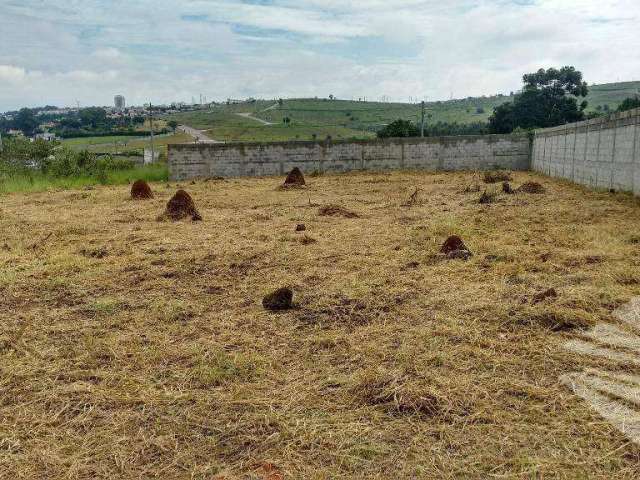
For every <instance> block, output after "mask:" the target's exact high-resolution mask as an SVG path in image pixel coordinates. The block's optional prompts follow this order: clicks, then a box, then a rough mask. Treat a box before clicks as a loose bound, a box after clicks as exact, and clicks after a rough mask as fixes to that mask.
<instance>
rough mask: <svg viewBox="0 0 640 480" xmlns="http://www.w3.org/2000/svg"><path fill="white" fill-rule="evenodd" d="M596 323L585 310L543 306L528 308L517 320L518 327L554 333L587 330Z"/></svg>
mask: <svg viewBox="0 0 640 480" xmlns="http://www.w3.org/2000/svg"><path fill="white" fill-rule="evenodd" d="M594 323H595V322H594V320H593V317H592V316H591V315H589V314H588V313H587V312H585V311H584V310H577V309H573V308H571V309H570V308H562V307H556V306H552V305H546V306H543V304H540V305H538V306H537V307H527V308H526V309H524V310H523V311H522V312H521V314H520V315H518V317H517V319H516V324H517V325H522V326H530V327H540V328H545V329H549V330H551V331H552V332H566V331H571V330H576V329H577V330H586V329H588V328H589V327H592V326H593V325H594Z"/></svg>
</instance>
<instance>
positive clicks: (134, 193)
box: [131, 180, 153, 200]
mask: <svg viewBox="0 0 640 480" xmlns="http://www.w3.org/2000/svg"><path fill="white" fill-rule="evenodd" d="M131 198H132V199H133V200H148V199H150V198H153V192H152V191H151V187H150V186H149V184H148V183H147V182H145V181H144V180H136V181H135V182H133V185H131Z"/></svg>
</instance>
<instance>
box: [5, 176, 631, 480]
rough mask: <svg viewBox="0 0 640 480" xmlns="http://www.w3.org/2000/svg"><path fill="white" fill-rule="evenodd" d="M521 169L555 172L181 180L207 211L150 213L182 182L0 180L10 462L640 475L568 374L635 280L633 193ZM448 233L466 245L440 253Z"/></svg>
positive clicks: (88, 473) (317, 475)
mask: <svg viewBox="0 0 640 480" xmlns="http://www.w3.org/2000/svg"><path fill="white" fill-rule="evenodd" d="M513 176H514V184H515V185H520V184H523V183H525V182H527V181H537V182H539V183H541V184H543V185H544V187H545V188H546V190H547V194H546V195H500V201H499V202H497V203H493V204H489V205H480V204H478V203H477V201H478V194H477V193H464V186H465V185H469V184H472V183H474V182H475V180H474V179H473V177H472V175H471V174H462V173H460V174H454V173H449V174H429V173H392V174H380V175H376V174H349V175H341V176H332V175H324V176H321V177H313V181H311V182H310V184H309V185H308V187H307V189H306V190H305V191H304V192H301V191H296V190H292V191H276V190H275V186H276V185H277V184H278V183H279V182H280V180H281V179H276V178H270V179H269V178H267V179H231V180H227V181H225V182H221V183H219V184H216V188H211V185H210V184H207V183H206V182H197V183H196V184H195V185H189V186H188V190H189V193H190V194H191V195H192V197H193V199H194V201H195V202H196V204H197V206H198V209H199V211H200V212H201V213H202V216H203V218H204V221H202V222H195V223H194V222H191V221H182V222H175V223H174V222H156V221H155V217H156V215H157V213H158V212H160V211H162V210H163V209H164V206H165V205H166V202H167V200H168V199H169V198H170V196H171V195H172V194H173V193H174V192H175V191H176V189H177V188H181V187H183V186H182V185H176V184H174V183H172V184H171V185H170V187H165V186H164V185H161V184H160V185H157V184H156V185H152V188H153V190H154V192H155V198H153V199H150V200H148V201H146V202H133V201H130V200H128V197H129V189H128V187H127V186H122V187H104V188H103V187H97V188H95V189H94V190H90V191H86V192H75V193H74V194H72V195H71V194H70V193H69V192H55V193H36V194H28V195H24V194H12V195H7V196H3V197H1V199H0V202H1V205H0V231H1V232H2V233H3V238H2V239H0V245H2V248H0V302H1V304H2V305H1V308H0V478H2V479H4V478H25V479H31V478H70V479H80V478H82V479H93V478H198V479H211V478H226V479H236V478H258V479H260V478H261V479H266V478H270V479H272V480H273V479H280V478H313V479H353V478H376V479H389V478H476V479H485V478H513V479H521V478H599V479H612V478H616V479H618V478H629V479H632V478H638V476H639V475H640V467H639V465H640V447H638V446H634V445H633V444H629V443H628V442H627V440H626V439H625V438H624V437H622V436H621V435H620V434H619V433H618V432H617V431H616V430H614V429H613V427H611V426H609V425H608V424H607V423H606V422H604V421H603V420H602V419H601V418H600V417H598V416H597V414H595V413H594V412H593V411H591V410H590V409H589V408H588V407H587V406H586V405H585V404H584V403H583V402H581V401H580V400H579V399H577V398H576V397H575V396H574V395H573V394H571V393H570V391H569V390H568V389H566V388H565V387H563V386H561V385H560V383H559V381H558V376H559V375H561V374H563V373H565V372H566V371H570V370H571V369H575V368H576V365H579V364H580V363H579V361H581V360H579V359H578V357H577V356H576V355H575V354H572V353H570V352H567V351H565V350H563V349H562V348H561V347H560V345H561V344H562V342H564V341H565V340H566V339H567V338H569V337H572V336H579V335H580V332H581V329H582V328H584V327H586V326H588V325H591V324H593V323H595V322H602V321H613V319H612V318H611V312H612V311H613V309H615V308H616V307H617V306H619V305H621V304H622V303H623V302H625V301H627V300H628V299H629V298H630V297H631V296H633V295H637V294H638V293H639V292H640V290H639V281H638V278H639V276H638V274H637V272H638V268H639V264H640V260H639V258H640V244H639V243H638V242H636V241H635V237H634V236H632V234H633V232H638V231H640V215H639V214H638V213H639V211H640V205H639V203H638V200H636V199H633V198H631V197H629V196H626V195H618V194H616V195H610V194H608V193H598V192H590V191H587V190H585V189H582V188H580V187H576V186H571V185H568V184H564V183H560V182H556V181H552V180H550V179H547V178H543V177H539V176H536V175H533V174H525V173H514V174H513ZM416 189H419V192H420V199H421V201H420V202H414V203H413V204H412V206H411V208H410V209H407V208H406V207H403V206H402V205H401V203H402V201H403V200H406V198H407V196H406V192H409V193H411V192H412V191H415V190H416ZM399 192H402V195H403V197H402V200H400V201H399V200H398V199H399V198H400V197H399V194H400V193H399ZM308 198H313V200H314V202H317V203H314V204H312V203H311V201H310V200H308ZM318 205H339V206H340V207H341V209H344V210H345V211H348V212H357V215H358V217H356V216H352V217H351V218H349V219H348V220H346V219H344V218H339V217H332V216H324V215H319V214H318V213H319V212H318ZM341 211H342V210H341ZM299 223H304V224H305V225H306V226H307V228H308V230H309V231H310V232H312V233H313V239H315V240H317V242H306V241H304V239H302V240H301V238H300V234H299V233H298V234H296V233H295V232H294V229H295V226H296V224H299ZM453 234H457V235H460V236H462V237H463V238H464V241H465V243H466V245H467V246H468V247H469V249H470V250H471V251H473V252H474V256H473V257H471V258H470V259H469V260H468V261H466V262H462V261H433V258H435V257H436V256H437V255H438V250H439V248H440V246H441V244H442V242H443V241H444V240H445V239H446V238H447V237H448V236H449V235H453ZM633 235H635V234H633ZM304 243H307V244H306V245H305V244H304ZM34 245H35V246H34ZM103 252H106V254H105V255H103V254H102V253H103ZM281 285H290V286H291V287H292V288H293V290H294V293H295V304H296V308H295V309H293V310H290V311H286V312H279V313H271V312H268V311H266V310H264V309H263V307H262V305H261V300H262V295H263V294H264V293H265V292H269V291H272V290H274V289H275V288H278V287H280V286H281ZM549 287H553V288H554V289H555V290H556V291H557V296H556V297H554V296H547V297H546V298H544V299H543V300H542V301H532V299H533V298H534V297H535V295H536V294H539V293H540V292H542V291H545V290H546V289H548V288H549ZM593 362H594V365H593V366H596V367H597V366H598V365H597V362H596V361H595V360H594V361H593ZM580 365H581V364H580Z"/></svg>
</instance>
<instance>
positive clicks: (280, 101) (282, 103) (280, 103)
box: [278, 98, 284, 108]
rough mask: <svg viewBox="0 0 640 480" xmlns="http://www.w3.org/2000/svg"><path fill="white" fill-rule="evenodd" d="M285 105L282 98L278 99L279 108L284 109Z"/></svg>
mask: <svg viewBox="0 0 640 480" xmlns="http://www.w3.org/2000/svg"><path fill="white" fill-rule="evenodd" d="M283 105H284V100H282V99H281V98H279V99H278V107H280V108H282V106H283Z"/></svg>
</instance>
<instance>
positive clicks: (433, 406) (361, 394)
mask: <svg viewBox="0 0 640 480" xmlns="http://www.w3.org/2000/svg"><path fill="white" fill-rule="evenodd" d="M351 393H352V394H353V395H354V397H355V398H356V399H358V401H359V402H360V403H362V404H365V405H370V406H375V407H380V408H382V409H383V411H384V412H385V413H386V414H388V415H419V416H424V417H439V416H442V415H445V414H446V412H447V411H448V410H449V407H448V406H447V405H446V404H445V402H443V399H441V398H439V397H438V396H436V395H434V394H433V393H431V392H429V391H426V390H425V389H424V388H416V387H413V386H411V385H410V384H408V382H407V381H406V380H405V379H404V378H402V377H401V376H400V375H392V374H389V373H386V374H384V373H383V374H378V373H375V374H372V373H367V374H365V375H364V376H363V377H362V378H361V380H360V381H359V382H358V384H357V385H355V386H354V387H353V388H352V389H351Z"/></svg>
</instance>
